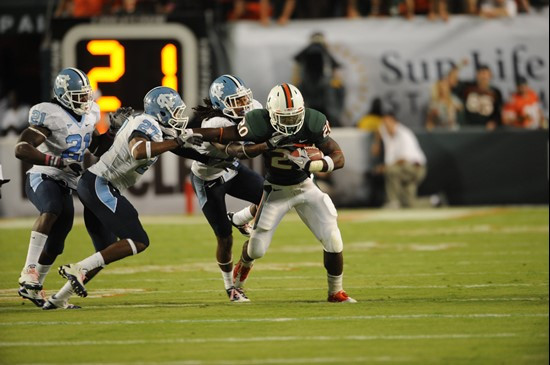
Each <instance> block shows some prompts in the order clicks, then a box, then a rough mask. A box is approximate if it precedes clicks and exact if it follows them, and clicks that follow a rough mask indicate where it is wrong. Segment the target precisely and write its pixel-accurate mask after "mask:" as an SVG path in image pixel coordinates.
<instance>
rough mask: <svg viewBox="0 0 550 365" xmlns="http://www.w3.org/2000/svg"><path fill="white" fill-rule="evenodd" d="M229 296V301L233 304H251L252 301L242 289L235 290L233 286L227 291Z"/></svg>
mask: <svg viewBox="0 0 550 365" xmlns="http://www.w3.org/2000/svg"><path fill="white" fill-rule="evenodd" d="M226 292H227V296H228V297H229V300H230V301H232V302H237V303H243V302H250V299H248V297H247V296H246V294H245V293H244V291H243V290H242V289H241V288H235V287H234V286H232V287H231V288H229V289H226Z"/></svg>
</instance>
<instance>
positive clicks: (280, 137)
mask: <svg viewBox="0 0 550 365" xmlns="http://www.w3.org/2000/svg"><path fill="white" fill-rule="evenodd" d="M290 137H291V136H287V135H286V134H280V133H275V134H273V135H272V136H271V138H270V139H268V140H267V141H266V142H265V143H266V144H267V147H268V148H269V149H270V150H274V149H275V148H277V147H278V146H282V145H284V144H286V143H288V142H289V140H290Z"/></svg>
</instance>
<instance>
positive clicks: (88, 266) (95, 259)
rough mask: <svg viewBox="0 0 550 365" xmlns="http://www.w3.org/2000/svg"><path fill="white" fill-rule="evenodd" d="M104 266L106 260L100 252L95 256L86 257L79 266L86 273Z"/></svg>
mask: <svg viewBox="0 0 550 365" xmlns="http://www.w3.org/2000/svg"><path fill="white" fill-rule="evenodd" d="M103 265H105V260H104V259H103V256H101V253H99V252H96V253H94V254H93V255H91V256H88V257H86V258H85V259H84V260H82V261H80V262H79V263H78V266H80V267H81V268H82V269H83V270H84V271H86V272H88V271H90V270H93V269H95V268H98V267H100V266H103Z"/></svg>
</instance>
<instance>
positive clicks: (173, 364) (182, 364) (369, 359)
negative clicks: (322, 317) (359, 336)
mask: <svg viewBox="0 0 550 365" xmlns="http://www.w3.org/2000/svg"><path fill="white" fill-rule="evenodd" d="M251 356H252V355H251ZM373 362H381V363H386V362H389V363H412V362H414V358H412V357H405V356H360V357H358V356H355V357H345V356H338V357H299V358H288V357H285V358H280V359H277V358H251V359H246V360H243V359H241V360H189V359H186V360H179V361H165V362H160V361H151V362H149V361H139V362H136V361H132V362H101V363H88V362H87V363H73V364H79V365H263V364H266V365H276V364H341V363H346V364H348V363H352V364H353V363H358V364H368V363H373ZM52 364H54V365H57V363H35V362H33V363H30V364H19V365H52ZM65 365H70V363H65Z"/></svg>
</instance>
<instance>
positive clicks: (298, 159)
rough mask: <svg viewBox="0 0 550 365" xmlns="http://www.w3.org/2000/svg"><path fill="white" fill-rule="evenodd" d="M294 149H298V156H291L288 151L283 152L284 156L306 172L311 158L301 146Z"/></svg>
mask: <svg viewBox="0 0 550 365" xmlns="http://www.w3.org/2000/svg"><path fill="white" fill-rule="evenodd" d="M296 151H298V153H299V155H298V156H292V154H291V153H290V152H285V155H286V157H287V158H288V159H289V160H290V162H292V163H293V164H294V165H296V166H297V167H298V169H300V170H304V171H306V172H309V165H310V164H311V159H310V158H309V156H308V155H307V152H306V150H305V149H303V148H298V149H297V150H296Z"/></svg>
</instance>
